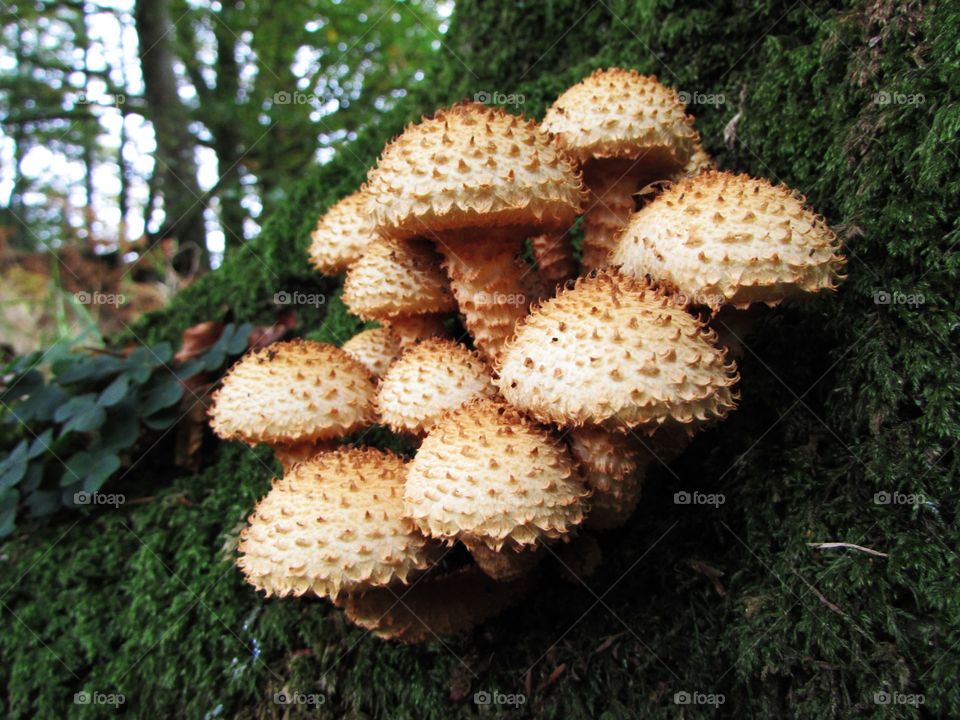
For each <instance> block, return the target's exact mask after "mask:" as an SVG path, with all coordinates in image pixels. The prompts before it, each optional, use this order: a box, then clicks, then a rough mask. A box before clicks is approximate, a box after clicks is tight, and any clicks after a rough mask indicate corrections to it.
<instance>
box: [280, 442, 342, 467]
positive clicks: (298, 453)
mask: <svg viewBox="0 0 960 720" xmlns="http://www.w3.org/2000/svg"><path fill="white" fill-rule="evenodd" d="M338 446H339V443H338V442H337V441H336V440H333V439H331V440H315V441H311V442H305V443H287V444H284V445H274V446H273V456H274V457H275V458H276V459H277V461H278V462H279V463H280V466H281V467H282V468H283V472H284V473H286V472H288V471H289V470H290V468H292V467H293V466H294V465H296V464H297V463H302V462H304V461H306V460H309V459H310V458H312V457H313V456H315V455H319V454H320V453H322V452H332V451H333V450H336V449H337V447H338Z"/></svg>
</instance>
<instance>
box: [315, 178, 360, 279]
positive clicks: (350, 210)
mask: <svg viewBox="0 0 960 720" xmlns="http://www.w3.org/2000/svg"><path fill="white" fill-rule="evenodd" d="M366 202H367V198H366V196H365V195H364V194H363V193H362V192H355V193H353V194H351V195H347V196H346V197H345V198H343V199H342V200H340V201H339V202H337V203H335V204H334V205H333V206H332V207H331V208H330V209H329V210H327V212H326V213H324V214H323V215H322V216H321V217H320V219H319V220H318V221H317V227H316V228H315V229H314V231H313V232H312V233H311V234H310V248H309V255H310V262H311V263H312V264H313V266H314V267H315V268H317V270H319V271H320V272H322V273H323V274H324V275H336V274H338V273H341V272H343V271H344V270H346V269H347V267H349V266H350V265H352V264H353V263H355V262H356V261H357V260H359V259H360V256H361V255H362V254H363V251H364V250H365V249H366V247H367V246H368V245H369V244H370V243H371V242H373V240H374V239H375V237H376V235H375V234H374V231H373V222H372V220H371V219H370V217H369V215H368V214H367V211H366Z"/></svg>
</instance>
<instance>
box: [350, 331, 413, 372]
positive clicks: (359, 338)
mask: <svg viewBox="0 0 960 720" xmlns="http://www.w3.org/2000/svg"><path fill="white" fill-rule="evenodd" d="M343 351H344V352H346V353H347V354H348V355H350V356H351V357H352V358H354V359H355V360H358V361H359V362H360V363H362V364H363V366H364V367H365V368H366V369H367V370H368V371H369V372H370V374H371V375H373V377H375V378H380V377H383V374H384V373H385V372H386V371H387V368H388V367H390V365H391V364H392V363H393V361H394V360H396V359H397V358H398V357H400V352H401V348H400V338H398V337H397V336H396V335H395V334H394V333H393V332H391V330H390V328H385V327H379V328H373V329H371V330H364V331H363V332H359V333H357V334H356V335H354V336H353V337H352V338H350V339H349V340H347V341H346V342H345V343H344V344H343Z"/></svg>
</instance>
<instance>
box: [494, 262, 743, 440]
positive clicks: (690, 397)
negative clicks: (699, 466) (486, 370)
mask: <svg viewBox="0 0 960 720" xmlns="http://www.w3.org/2000/svg"><path fill="white" fill-rule="evenodd" d="M715 339H716V334H715V333H713V332H712V331H710V330H708V329H706V325H705V324H704V323H702V322H700V321H699V320H697V319H696V318H695V317H693V316H692V315H690V314H688V313H686V312H684V311H683V309H681V308H679V307H677V306H676V305H675V304H674V303H673V301H672V300H671V299H670V297H669V296H667V295H666V294H665V293H664V292H663V291H662V290H660V289H659V288H653V287H651V286H649V285H647V284H645V283H642V282H640V281H638V280H634V279H633V278H628V277H625V276H623V275H620V274H619V273H617V272H616V271H596V272H594V273H591V274H590V275H589V276H587V277H584V278H580V279H579V280H577V282H576V284H575V285H574V287H572V288H568V289H565V290H563V291H561V292H560V293H559V294H558V295H557V297H555V298H552V299H551V300H548V301H547V302H545V303H543V304H542V305H541V306H540V307H538V308H537V309H535V310H534V311H533V312H532V313H531V314H530V315H528V316H527V317H526V318H525V319H524V321H523V323H522V324H521V325H520V326H518V328H517V332H516V335H515V336H514V338H513V340H511V342H510V343H509V344H508V345H507V347H506V349H505V351H504V354H503V356H502V358H503V359H502V362H501V366H500V372H499V379H498V381H497V382H498V384H499V386H500V392H501V393H502V394H503V396H504V397H505V398H506V399H507V401H508V402H510V403H512V404H513V405H515V406H516V407H518V408H520V409H521V410H524V411H526V412H528V413H530V414H531V415H532V416H533V417H535V418H536V419H538V420H540V421H541V422H552V423H557V424H558V425H566V426H581V425H584V424H592V425H602V426H604V427H605V428H607V429H610V430H618V431H623V430H624V429H625V428H634V427H642V428H643V429H644V431H646V432H652V431H653V430H654V429H656V428H657V427H660V426H663V425H680V426H686V427H687V428H693V427H695V426H697V425H699V424H702V423H706V422H708V421H709V420H711V419H715V418H723V417H725V416H726V414H727V413H728V412H729V411H730V410H732V409H733V408H734V405H735V399H736V398H735V395H734V393H733V392H732V390H731V387H732V386H733V385H734V384H735V383H736V382H737V380H738V376H737V373H736V366H735V364H734V363H730V364H727V363H726V362H725V358H724V353H723V351H722V350H720V349H719V348H717V347H715V346H714V341H715Z"/></svg>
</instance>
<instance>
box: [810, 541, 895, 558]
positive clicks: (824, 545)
mask: <svg viewBox="0 0 960 720" xmlns="http://www.w3.org/2000/svg"><path fill="white" fill-rule="evenodd" d="M807 545H809V546H810V547H812V548H816V549H818V550H830V549H832V548H850V549H851V550H859V551H860V552H865V553H867V554H868V555H876V556H877V557H882V558H885V557H887V554H886V553H882V552H880V551H879V550H873V549H871V548H868V547H864V546H863V545H854V544H853V543H845V542H813V543H807Z"/></svg>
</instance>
